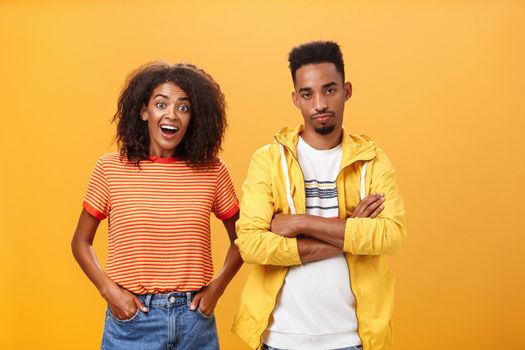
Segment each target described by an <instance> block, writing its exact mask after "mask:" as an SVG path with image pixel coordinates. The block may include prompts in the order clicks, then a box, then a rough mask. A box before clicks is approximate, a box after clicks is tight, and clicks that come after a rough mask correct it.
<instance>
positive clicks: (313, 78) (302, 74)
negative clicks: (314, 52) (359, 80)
mask: <svg viewBox="0 0 525 350" xmlns="http://www.w3.org/2000/svg"><path fill="white" fill-rule="evenodd" d="M342 80H343V79H342V76H341V73H339V72H338V71H337V69H336V67H335V65H334V64H333V63H329V62H326V63H325V62H323V63H314V64H308V65H304V66H302V67H301V68H299V69H298V70H297V71H296V73H295V82H294V85H295V87H296V88H297V89H302V88H319V87H326V86H328V85H334V84H335V85H339V84H342V83H343V81H342Z"/></svg>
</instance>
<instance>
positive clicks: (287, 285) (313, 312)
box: [263, 138, 361, 350]
mask: <svg viewBox="0 0 525 350" xmlns="http://www.w3.org/2000/svg"><path fill="white" fill-rule="evenodd" d="M297 154H298V160H299V164H300V166H301V169H302V171H303V175H304V182H305V183H304V184H305V190H306V213H307V214H309V215H317V216H322V217H325V218H337V217H339V209H338V201H337V187H336V179H337V175H338V174H339V170H340V168H341V157H342V149H341V145H339V146H337V147H334V148H332V149H329V150H316V149H314V148H312V147H311V146H310V145H308V144H307V143H306V142H305V141H304V140H303V139H302V138H299V142H298V144H297ZM263 343H265V344H267V345H269V346H272V347H276V348H281V349H302V350H310V349H312V350H320V349H337V348H343V347H349V346H356V345H361V339H360V338H359V335H358V333H357V318H356V313H355V298H354V294H353V293H352V290H351V288H350V274H349V271H348V263H347V261H346V258H345V255H344V254H340V255H338V256H334V257H332V258H329V259H324V260H320V261H315V262H310V263H306V264H303V265H299V266H293V267H290V269H289V270H288V273H287V275H286V278H285V281H284V284H283V287H282V289H281V292H280V295H279V297H278V301H277V304H276V306H275V308H274V311H273V314H272V318H271V320H270V324H269V327H268V329H267V330H266V332H265V333H264V334H263Z"/></svg>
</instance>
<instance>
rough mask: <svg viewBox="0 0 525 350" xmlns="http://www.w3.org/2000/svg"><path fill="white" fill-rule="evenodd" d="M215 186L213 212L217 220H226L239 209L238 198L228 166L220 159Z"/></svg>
mask: <svg viewBox="0 0 525 350" xmlns="http://www.w3.org/2000/svg"><path fill="white" fill-rule="evenodd" d="M216 186H217V187H216V188H215V198H214V202H213V213H214V214H215V216H216V217H217V218H218V219H219V220H222V221H224V220H228V219H229V218H231V217H232V216H233V215H235V214H236V213H237V212H238V211H239V200H238V199H237V196H236V195H235V189H234V187H233V183H232V180H231V178H230V174H229V172H228V168H227V167H226V164H225V163H224V162H223V161H222V160H221V161H220V164H219V169H218V173H217V184H216Z"/></svg>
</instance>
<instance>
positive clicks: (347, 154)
mask: <svg viewBox="0 0 525 350" xmlns="http://www.w3.org/2000/svg"><path fill="white" fill-rule="evenodd" d="M303 130H304V125H303V124H299V125H298V126H296V127H295V128H293V129H292V128H288V127H284V128H282V129H281V130H279V131H278V132H277V134H276V135H275V141H276V142H277V143H280V144H282V145H283V146H285V147H286V148H288V150H289V151H290V152H291V153H292V154H293V156H294V157H295V158H297V142H298V141H299V135H300V134H301V133H302V132H303ZM341 146H342V149H343V156H342V168H344V167H345V166H347V165H350V164H352V163H353V162H356V161H368V160H371V159H373V158H375V156H376V145H375V143H374V141H372V140H371V139H370V138H369V137H368V136H365V135H361V136H358V135H352V134H349V133H347V132H346V130H345V129H344V128H343V138H342V145H341Z"/></svg>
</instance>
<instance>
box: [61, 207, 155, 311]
mask: <svg viewBox="0 0 525 350" xmlns="http://www.w3.org/2000/svg"><path fill="white" fill-rule="evenodd" d="M99 223H100V221H99V220H98V219H97V218H95V217H94V216H92V215H91V214H89V213H88V212H87V211H86V210H85V209H83V210H82V213H81V214H80V218H79V219H78V224H77V228H76V230H75V234H74V235H73V240H72V241H71V250H72V251H73V255H74V256H75V259H76V260H77V262H78V264H79V265H80V267H81V268H82V270H83V271H84V273H85V274H86V276H87V277H88V278H89V279H90V280H91V282H93V284H94V285H95V287H97V289H98V291H99V292H100V294H101V295H102V297H103V298H104V299H105V300H106V302H107V303H108V306H109V308H110V310H111V312H112V313H113V315H114V316H115V317H116V318H118V319H122V320H124V319H128V318H131V317H133V315H134V314H135V313H136V312H137V308H140V309H141V310H142V311H143V312H147V311H148V309H147V308H146V307H145V306H144V304H142V302H141V301H140V300H139V299H138V298H137V297H136V296H135V295H133V294H132V293H130V292H128V291H127V290H125V289H123V288H121V287H119V286H118V285H117V284H116V283H115V282H113V281H112V280H111V279H110V278H109V276H108V275H107V274H106V273H105V272H104V270H102V267H101V266H100V264H99V262H98V259H97V256H96V254H95V250H94V249H93V240H94V239H95V234H96V232H97V228H98V225H99Z"/></svg>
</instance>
